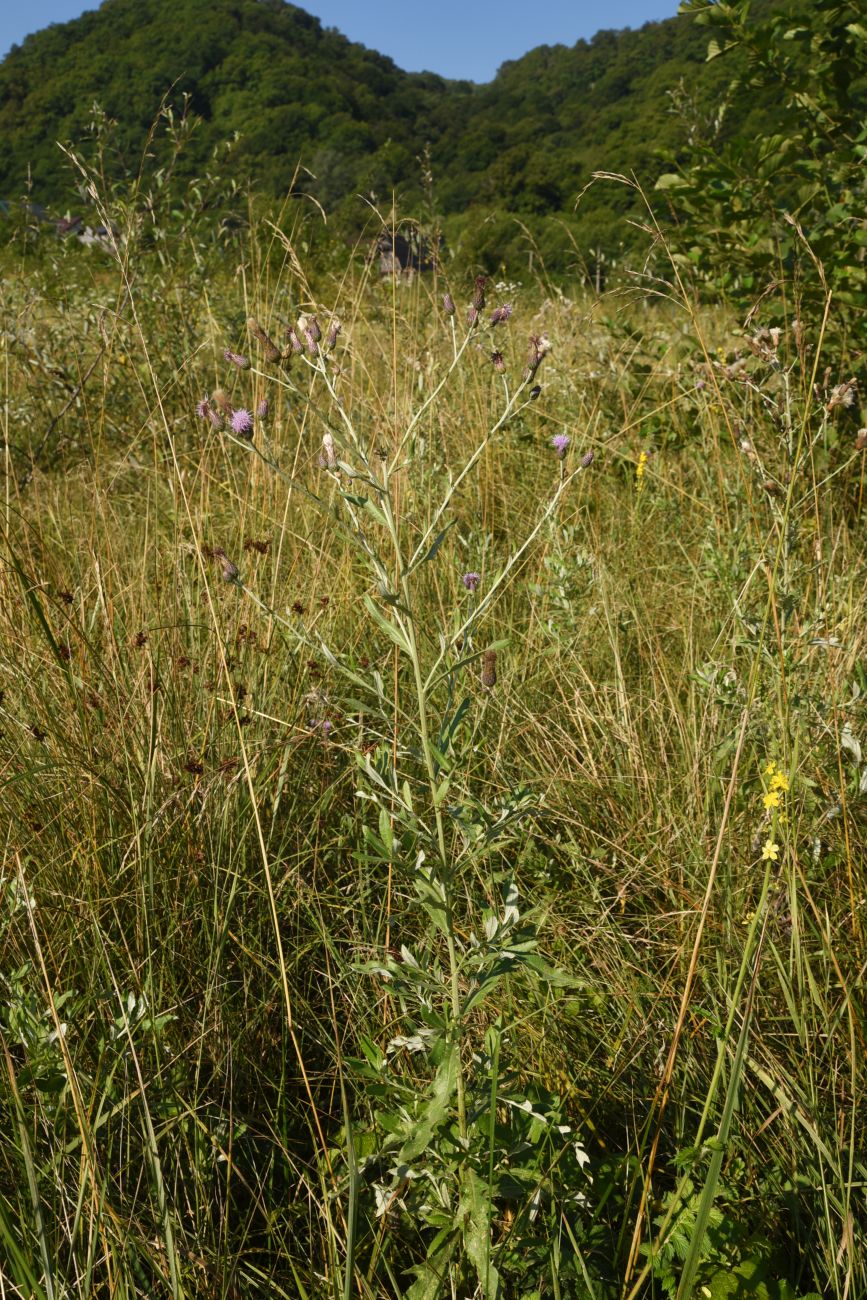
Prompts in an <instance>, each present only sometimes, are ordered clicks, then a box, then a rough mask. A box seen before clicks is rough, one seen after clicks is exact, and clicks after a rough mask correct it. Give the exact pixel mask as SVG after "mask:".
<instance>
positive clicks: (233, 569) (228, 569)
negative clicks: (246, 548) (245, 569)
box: [205, 546, 240, 582]
mask: <svg viewBox="0 0 867 1300" xmlns="http://www.w3.org/2000/svg"><path fill="white" fill-rule="evenodd" d="M205 553H206V554H208V553H209V554H210V555H211V556H213V558H214V559H215V560H219V561H220V564H221V565H222V578H223V582H237V581H238V577H239V575H240V569H239V568H238V566H237V564H233V563H232V561H231V560H230V559H229V557H228V555H227V554H226V552H225V551H224V550H223V548H222V546H212V547H211V548H210V552H208V550H207V548H206V551H205Z"/></svg>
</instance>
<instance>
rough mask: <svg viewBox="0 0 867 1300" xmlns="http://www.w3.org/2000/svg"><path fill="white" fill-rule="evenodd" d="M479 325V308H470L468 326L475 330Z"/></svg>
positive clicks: (468, 309)
mask: <svg viewBox="0 0 867 1300" xmlns="http://www.w3.org/2000/svg"><path fill="white" fill-rule="evenodd" d="M478 323H479V310H478V308H477V307H468V308H467V324H468V325H469V327H470V329H474V328H475V326H476V325H478Z"/></svg>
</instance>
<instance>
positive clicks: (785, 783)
mask: <svg viewBox="0 0 867 1300" xmlns="http://www.w3.org/2000/svg"><path fill="white" fill-rule="evenodd" d="M788 788H789V778H788V777H787V776H786V775H785V773H783V772H775V773H774V775H773V776H772V777H771V789H772V790H779V791H780V793H781V794H785V793H786V791H787V790H788Z"/></svg>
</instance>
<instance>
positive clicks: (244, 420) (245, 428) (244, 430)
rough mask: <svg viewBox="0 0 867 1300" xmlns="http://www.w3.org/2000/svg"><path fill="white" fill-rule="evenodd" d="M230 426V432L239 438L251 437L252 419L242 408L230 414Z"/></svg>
mask: <svg viewBox="0 0 867 1300" xmlns="http://www.w3.org/2000/svg"><path fill="white" fill-rule="evenodd" d="M230 424H231V426H232V432H233V433H237V435H238V437H239V438H252V437H253V417H252V415H251V414H250V412H249V411H247V410H245V409H244V407H243V406H242V407H241V408H240V409H239V410H237V411H233V412H232V419H231V420H230Z"/></svg>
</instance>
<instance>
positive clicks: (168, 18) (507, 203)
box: [0, 0, 730, 246]
mask: <svg viewBox="0 0 867 1300" xmlns="http://www.w3.org/2000/svg"><path fill="white" fill-rule="evenodd" d="M706 43H707V36H706V33H704V32H702V30H701V29H700V28H697V27H696V26H695V25H694V23H693V22H692V20H691V19H690V18H688V17H684V18H673V19H670V20H668V21H665V22H661V23H652V24H648V25H646V26H645V27H643V28H642V29H641V30H638V31H624V32H600V33H599V34H598V35H597V36H595V37H594V38H593V40H591V41H589V42H587V41H579V42H578V43H577V44H576V45H574V46H572V47H566V46H553V47H551V46H542V47H540V48H538V49H535V50H532V51H531V52H530V53H528V54H527V55H525V56H524V57H523V58H521V59H518V60H515V61H513V62H509V63H506V64H504V65H503V67H502V68H501V69H500V71H499V73H498V75H497V77H496V78H495V79H494V80H493V81H492V82H490V83H488V84H485V85H474V84H473V83H470V82H455V81H448V80H446V79H444V78H442V77H439V76H436V75H434V74H432V73H421V74H415V73H406V72H403V71H401V69H399V68H398V67H397V66H396V65H395V64H394V63H393V62H392V60H390V59H388V58H385V57H383V56H382V55H379V54H377V53H375V52H373V51H371V50H368V49H366V48H365V47H364V46H362V45H358V44H354V43H352V42H350V41H349V40H347V39H346V38H345V37H343V36H342V35H340V34H339V33H338V32H336V31H334V30H332V29H326V28H323V27H322V25H321V24H320V22H319V21H318V19H316V18H314V17H312V16H311V15H309V14H307V13H306V12H305V11H304V10H303V9H300V8H297V7H296V6H294V5H290V4H285V3H283V0H105V2H104V3H103V5H102V7H101V8H100V9H99V10H97V11H95V12H91V13H86V14H84V15H82V17H80V18H78V19H75V20H74V21H72V22H69V23H64V24H58V25H54V26H52V27H49V28H46V29H45V30H44V31H41V32H39V33H37V34H35V35H34V36H30V37H28V38H27V40H25V41H24V43H23V44H22V45H21V46H18V47H15V48H14V49H13V50H12V51H11V52H10V53H9V54H8V55H7V57H6V58H5V60H4V61H3V62H2V64H0V135H2V139H3V145H4V147H3V151H2V156H0V198H6V199H13V198H15V197H17V196H18V195H20V194H21V193H22V192H23V191H24V187H25V185H26V184H27V183H28V177H29V178H30V180H29V184H30V193H31V194H32V197H33V198H34V200H37V201H39V202H40V203H42V204H44V205H46V206H53V207H54V208H57V207H58V206H59V207H67V206H69V205H70V204H71V205H73V206H74V205H75V203H76V198H75V184H76V175H75V173H74V171H73V169H72V168H71V167H70V164H69V162H68V160H67V159H66V157H65V156H64V154H63V153H62V152H61V150H60V149H59V148H58V145H57V142H58V141H64V142H67V141H71V142H74V143H75V144H77V145H79V146H81V145H82V142H87V141H88V140H89V138H90V141H91V142H90V143H89V144H87V143H84V145H83V147H84V149H85V151H87V150H88V149H90V151H91V152H92V151H93V148H94V145H93V142H92V138H91V137H89V131H90V128H91V122H92V117H93V108H94V104H98V105H99V107H100V108H101V109H102V110H103V111H104V112H105V113H106V114H107V115H108V116H109V117H110V118H112V119H115V121H116V126H115V127H114V129H113V130H112V132H111V135H110V138H109V141H108V146H107V150H106V158H107V161H108V166H109V169H110V171H111V172H113V173H115V174H117V173H123V172H124V171H126V172H128V173H131V174H134V173H135V171H136V170H137V168H138V166H139V160H140V157H141V153H142V150H143V147H144V144H145V141H146V138H147V133H148V130H149V128H150V126H151V124H152V122H153V119H154V116H155V114H156V113H157V112H158V109H159V105H160V102H161V100H162V99H163V97H164V96H165V95H166V94H167V92H168V93H169V99H170V102H173V103H175V104H176V105H179V104H180V103H181V101H182V98H183V96H184V94H186V95H188V96H189V107H190V110H191V111H192V112H193V113H194V114H195V115H197V116H198V117H199V118H201V123H200V125H199V127H198V129H197V130H196V131H195V132H194V133H193V136H192V139H191V141H190V144H189V146H188V148H187V150H186V152H185V154H184V156H183V157H182V160H181V163H180V167H181V173H182V174H186V175H187V176H190V175H195V174H197V173H198V171H200V170H201V169H202V168H204V167H205V166H206V165H207V164H208V160H209V159H210V157H211V155H212V152H213V149H214V147H215V146H216V145H218V144H219V143H220V142H221V141H224V140H226V139H228V138H230V137H232V136H233V135H234V134H235V133H238V136H239V140H238V144H237V147H236V148H235V149H234V150H233V151H232V153H231V155H230V161H229V162H227V163H226V164H225V165H226V166H227V167H231V169H232V172H233V174H234V175H235V176H237V177H238V179H239V180H241V181H243V182H245V183H246V182H247V181H248V180H249V181H250V182H251V183H252V185H253V187H254V188H255V190H256V191H257V192H260V193H265V194H268V193H271V194H274V195H280V194H281V193H282V192H285V190H286V188H287V187H288V185H289V184H290V181H291V179H292V176H293V174H294V172H295V168H296V164H297V163H298V162H299V160H300V161H301V162H302V163H303V164H304V165H305V167H307V168H308V169H309V171H310V172H311V173H312V175H313V177H315V180H313V179H311V180H309V181H306V182H305V183H306V184H309V186H310V188H311V189H312V191H313V192H314V193H315V194H316V196H317V198H318V199H320V201H321V202H322V203H323V204H324V205H325V206H326V208H328V209H329V211H332V212H334V211H335V210H337V211H338V212H340V211H341V210H342V214H343V216H344V217H351V213H352V211H353V209H355V210H356V211H358V212H359V215H360V213H361V211H362V204H361V203H360V201H359V200H358V198H357V197H356V196H357V195H358V194H369V193H371V192H373V193H375V194H377V195H378V196H379V197H380V198H381V199H386V200H387V199H388V197H389V196H390V195H391V192H392V189H393V188H395V187H396V188H397V189H398V192H399V193H400V194H401V195H402V197H403V200H404V203H405V205H407V206H408V207H409V208H410V209H411V207H412V205H413V204H418V203H419V202H420V201H421V198H422V193H423V171H424V167H423V165H422V162H421V161H420V156H421V155H424V154H425V151H426V150H428V151H429V155H428V156H429V163H430V169H431V173H432V177H433V186H432V193H433V196H434V202H435V205H436V207H437V209H438V210H439V212H440V213H441V214H442V215H443V216H445V217H446V218H447V220H448V218H449V214H453V216H452V218H451V220H452V224H453V226H456V227H461V225H462V223H463V224H464V225H466V222H467V213H468V212H469V211H472V212H473V213H475V214H478V213H479V211H480V210H481V211H483V212H485V213H486V214H487V213H491V214H497V217H496V219H494V220H492V221H489V222H488V223H487V225H485V226H484V231H483V234H482V235H480V236H479V238H480V239H481V240H482V242H484V239H488V240H502V239H503V238H505V237H506V235H505V232H504V231H503V230H502V228H501V223H502V221H503V219H504V214H517V215H518V216H525V217H526V216H533V217H534V219H538V218H540V217H547V218H549V222H548V225H549V226H550V227H551V228H552V229H553V228H554V226H556V228H557V230H558V231H559V232H560V233H559V234H558V235H557V238H563V237H564V236H563V234H562V231H561V227H560V225H559V224H558V223H557V222H554V221H551V220H550V218H552V216H554V215H556V214H564V215H566V216H567V217H568V220H569V224H570V226H571V229H572V233H573V234H577V235H578V236H579V237H581V238H582V239H583V240H585V241H587V240H591V239H593V240H596V241H597V242H603V243H607V244H610V245H612V246H616V244H617V242H618V241H619V240H621V239H623V238H624V237H627V236H628V225H627V223H626V221H625V220H624V213H625V212H626V210H627V207H628V204H629V201H630V196H629V194H628V192H627V191H625V190H619V189H618V187H616V186H607V187H606V188H605V189H604V191H603V190H598V191H596V190H594V191H592V192H591V193H590V195H589V196H587V197H586V199H585V200H584V202H583V203H582V205H581V208H580V209H579V212H578V215H577V217H576V216H575V215H574V214H573V207H574V201H575V197H576V195H577V194H578V192H579V191H580V190H581V188H582V187H583V186H584V184H585V183H586V182H587V180H588V179H589V177H590V174H591V172H592V171H594V170H599V169H605V170H611V171H620V170H627V169H630V168H635V169H636V171H637V173H638V174H639V176H640V177H641V179H642V180H643V181H644V182H646V183H648V184H651V185H652V183H653V181H654V179H655V177H656V175H657V174H658V172H659V171H660V170H661V169H662V166H663V164H662V162H661V161H660V159H659V157H658V156H657V155H658V154H661V155H663V156H664V157H666V158H667V160H668V161H670V160H671V159H672V158H673V157H675V156H676V155H677V152H678V149H679V148H680V147H681V146H682V144H683V141H684V139H685V137H686V132H687V130H688V123H689V124H692V125H693V126H694V125H695V123H696V122H697V121H698V120H700V118H701V115H702V113H703V112H705V111H708V112H709V111H712V108H713V104H714V97H715V93H716V89H718V88H719V87H720V86H721V85H722V84H723V82H724V80H725V79H726V78H727V77H728V76H729V75H730V69H729V68H728V67H727V68H726V69H725V70H717V67H716V65H711V66H710V67H707V66H706V65H705V63H704V58H705V49H706ZM684 88H686V90H687V91H688V95H687V98H686V100H684V94H683V90H684ZM693 94H694V95H695V102H691V100H690V96H691V95H693ZM676 101H677V102H679V104H680V109H681V111H680V112H679V113H678V112H675V111H673V110H674V108H675V106H676ZM705 106H706V107H705ZM498 222H499V223H500V224H499V225H498ZM475 224H476V226H477V227H478V228H479V229H480V230H481V229H482V223H478V222H476V223H475ZM535 224H537V225H538V226H539V228H540V229H541V230H542V238H543V239H544V237H545V235H544V231H545V226H546V222H545V221H544V220H543V221H541V222H538V221H536V223H535ZM514 228H515V223H514V221H513V220H512V221H511V229H512V230H514ZM550 237H553V236H550Z"/></svg>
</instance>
